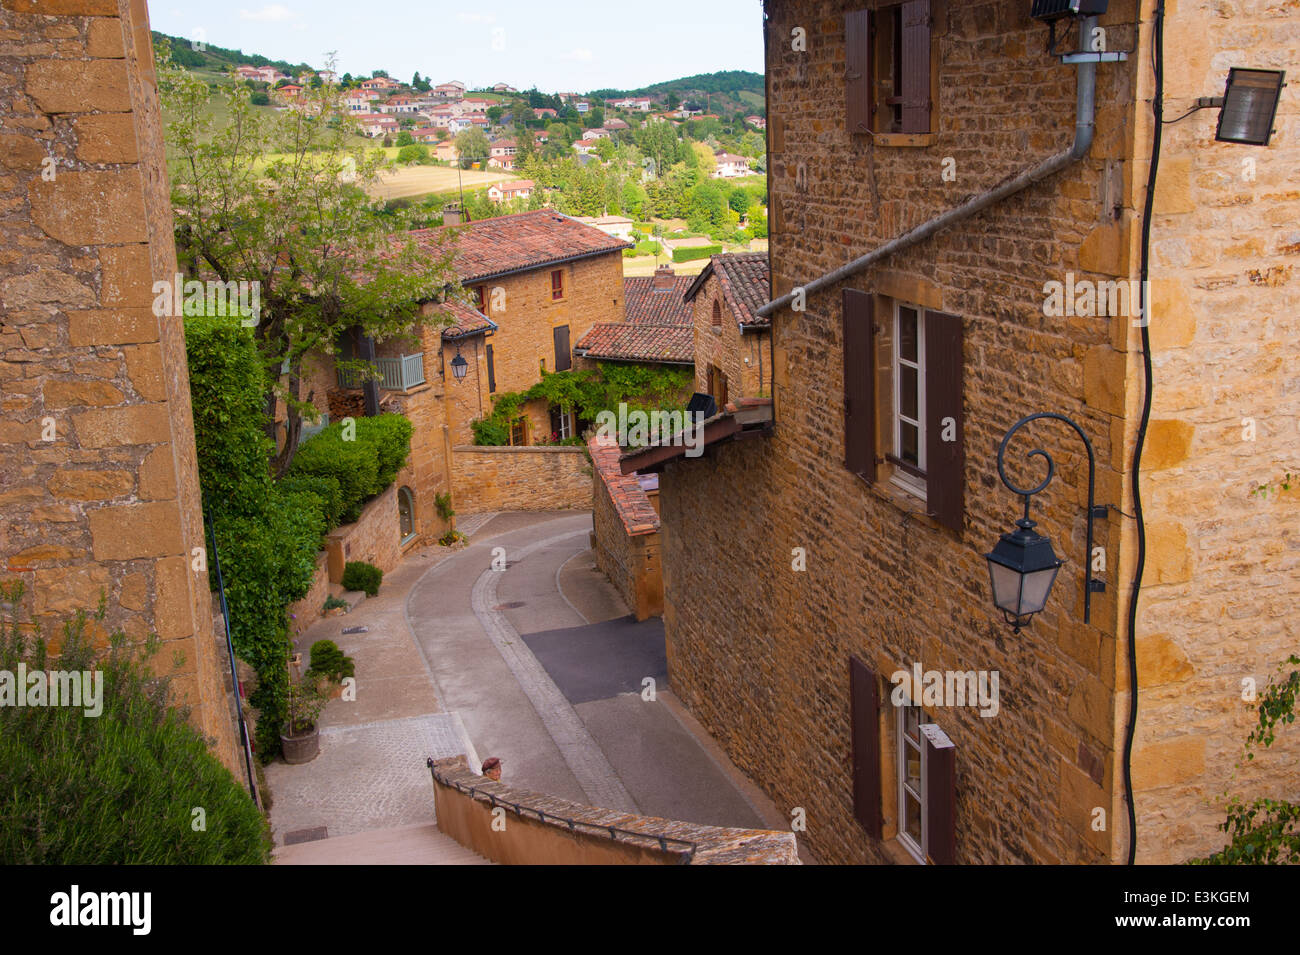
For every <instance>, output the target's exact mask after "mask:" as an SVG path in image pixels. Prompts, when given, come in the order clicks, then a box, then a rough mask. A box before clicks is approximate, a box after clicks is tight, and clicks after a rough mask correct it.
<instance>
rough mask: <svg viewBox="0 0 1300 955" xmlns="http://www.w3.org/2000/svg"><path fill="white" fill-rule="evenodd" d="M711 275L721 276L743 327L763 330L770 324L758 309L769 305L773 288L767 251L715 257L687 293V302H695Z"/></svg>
mask: <svg viewBox="0 0 1300 955" xmlns="http://www.w3.org/2000/svg"><path fill="white" fill-rule="evenodd" d="M711 275H716V276H717V277H718V282H719V283H720V284H721V285H722V295H723V298H725V299H726V301H727V306H728V307H729V308H730V309H731V314H732V315H734V316H735V317H736V321H737V323H739V324H740V326H741V327H742V328H762V327H766V326H767V325H768V324H769V322H768V320H767V319H766V318H762V317H760V316H759V315H758V310H759V309H760V308H761V307H762V306H763V305H765V304H766V303H767V298H768V291H769V285H770V272H769V270H768V264H767V253H766V252H728V253H723V254H720V255H715V256H714V257H713V258H712V259H710V260H709V264H708V265H707V266H705V268H704V271H703V272H701V273H700V274H699V275H698V276H697V277H696V279H695V282H694V283H693V284H692V285H691V287H690V289H689V290H688V291H687V292H686V295H685V298H686V300H687V301H693V300H694V298H695V296H696V295H698V294H699V291H700V289H702V288H704V284H705V283H706V282H707V281H708V280H709V276H711Z"/></svg>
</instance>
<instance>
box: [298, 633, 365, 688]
mask: <svg viewBox="0 0 1300 955" xmlns="http://www.w3.org/2000/svg"><path fill="white" fill-rule="evenodd" d="M356 669H357V665H356V662H355V661H354V660H353V659H352V658H351V657H350V656H348V655H347V654H346V653H344V652H343V651H342V650H340V649H339V645H338V644H337V643H335V642H334V641H333V640H317V641H316V642H315V643H313V644H312V645H311V665H310V666H309V667H308V668H307V672H308V673H309V674H319V675H321V676H323V677H326V678H328V679H330V680H333V681H334V682H335V683H340V682H342V680H343V678H344V677H349V676H353V675H355V673H356Z"/></svg>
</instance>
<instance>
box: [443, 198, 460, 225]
mask: <svg viewBox="0 0 1300 955" xmlns="http://www.w3.org/2000/svg"><path fill="white" fill-rule="evenodd" d="M463 221H464V219H463V218H462V216H461V210H460V203H459V202H449V203H447V204H446V205H445V206H443V207H442V224H443V225H460V224H461V222H463Z"/></svg>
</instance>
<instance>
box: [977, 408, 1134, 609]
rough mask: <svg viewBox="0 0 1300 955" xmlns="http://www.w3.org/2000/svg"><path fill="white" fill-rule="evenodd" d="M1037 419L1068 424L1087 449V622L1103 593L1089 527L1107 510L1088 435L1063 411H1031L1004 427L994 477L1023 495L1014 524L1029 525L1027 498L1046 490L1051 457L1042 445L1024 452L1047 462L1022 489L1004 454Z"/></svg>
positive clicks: (1052, 467)
mask: <svg viewBox="0 0 1300 955" xmlns="http://www.w3.org/2000/svg"><path fill="white" fill-rule="evenodd" d="M1040 418H1050V419H1052V420H1053V421H1062V422H1064V423H1065V424H1068V425H1069V426H1070V427H1071V428H1073V429H1074V432H1075V434H1077V435H1078V436H1079V439H1080V440H1081V441H1083V446H1084V447H1085V448H1087V450H1088V541H1087V544H1086V545H1085V550H1084V560H1083V579H1084V588H1083V622H1084V623H1091V622H1092V595H1093V594H1099V593H1105V592H1106V582H1105V581H1104V580H1099V579H1097V578H1095V577H1093V576H1092V569H1091V568H1092V544H1093V530H1092V526H1093V521H1095V520H1105V518H1106V515H1107V514H1108V513H1109V508H1108V507H1107V506H1106V505H1105V504H1102V505H1100V506H1099V505H1098V504H1097V503H1096V486H1097V458H1096V455H1095V454H1094V452H1093V450H1092V442H1091V441H1089V440H1088V435H1087V434H1086V433H1084V430H1083V428H1081V427H1079V425H1078V424H1077V423H1076V422H1075V421H1074V420H1073V419H1071V418H1067V417H1066V416H1065V415H1063V414H1057V413H1056V412H1054V411H1039V412H1037V413H1036V414H1031V415H1028V416H1026V417H1024V418H1021V419H1020V420H1019V421H1017V422H1016V423H1015V424H1013V425H1012V426H1011V427H1010V428H1009V429H1008V430H1007V433H1006V434H1005V435H1003V437H1002V444H1001V445H1000V446H999V447H998V476H999V477H1000V478H1001V479H1002V483H1003V484H1005V485H1006V486H1007V489H1008V490H1010V491H1011V492H1012V493H1013V494H1018V495H1020V496H1021V497H1023V498H1024V501H1025V514H1024V517H1022V518H1021V519H1020V520H1019V521H1017V522H1016V523H1017V524H1018V525H1021V526H1024V522H1029V526H1030V527H1032V526H1033V522H1032V521H1030V520H1029V502H1030V499H1031V498H1032V497H1033V496H1034V495H1035V494H1039V493H1041V492H1042V491H1044V490H1046V489H1047V486H1048V485H1049V484H1051V483H1052V479H1053V478H1054V477H1055V476H1056V462H1055V461H1053V460H1052V456H1051V455H1050V454H1048V453H1047V452H1046V451H1044V450H1043V449H1042V448H1035V449H1034V450H1032V451H1030V452H1029V453H1028V454H1026V455H1025V457H1026V459H1032V458H1035V457H1041V458H1042V459H1043V460H1044V461H1045V462H1046V463H1047V474H1046V476H1045V477H1044V478H1043V479H1042V480H1041V481H1040V482H1038V484H1036V485H1035V486H1034V487H1031V488H1023V487H1018V486H1017V485H1016V484H1015V483H1014V482H1013V481H1012V480H1011V478H1010V477H1008V476H1007V468H1006V454H1007V446H1008V445H1010V444H1011V439H1012V438H1014V437H1015V435H1016V432H1018V431H1019V430H1020V429H1021V428H1023V427H1025V425H1027V424H1029V423H1030V422H1032V421H1037V420H1039V419H1040ZM1003 615H1004V616H1006V613H1005V611H1004V612H1003ZM1007 622H1008V623H1010V624H1011V625H1012V626H1014V627H1015V629H1016V632H1017V633H1019V632H1020V628H1021V627H1022V626H1025V625H1026V624H1027V623H1028V621H1024V622H1021V621H1019V620H1016V621H1011V620H1008V621H1007Z"/></svg>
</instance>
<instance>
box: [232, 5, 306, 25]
mask: <svg viewBox="0 0 1300 955" xmlns="http://www.w3.org/2000/svg"><path fill="white" fill-rule="evenodd" d="M297 16H298V14H296V13H294V12H293V11H292V10H290V9H289V8H288V7H286V6H284V4H281V3H271V4H268V5H266V6H264V7H262V8H261V9H260V10H240V11H239V19H241V20H256V21H258V22H260V23H283V22H284V21H286V20H292V19H294V18H295V17H297Z"/></svg>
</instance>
